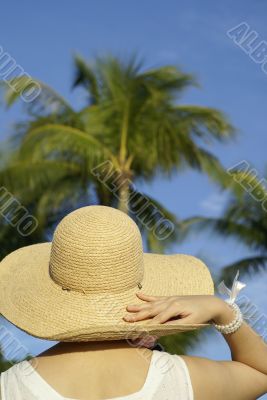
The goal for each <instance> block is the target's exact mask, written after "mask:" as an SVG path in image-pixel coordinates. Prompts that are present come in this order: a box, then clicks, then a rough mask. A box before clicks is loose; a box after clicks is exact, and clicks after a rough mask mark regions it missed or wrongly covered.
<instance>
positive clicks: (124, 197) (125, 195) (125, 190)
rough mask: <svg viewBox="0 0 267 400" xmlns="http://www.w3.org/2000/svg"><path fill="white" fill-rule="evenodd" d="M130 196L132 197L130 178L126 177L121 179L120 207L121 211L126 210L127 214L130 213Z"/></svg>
mask: <svg viewBox="0 0 267 400" xmlns="http://www.w3.org/2000/svg"><path fill="white" fill-rule="evenodd" d="M129 197H130V187H129V180H128V179H127V178H126V177H124V178H122V180H121V184H120V186H119V204H118V209H119V210H120V211H123V212H125V213H126V214H128V213H129V207H128V203H129Z"/></svg>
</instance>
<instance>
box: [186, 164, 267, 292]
mask: <svg viewBox="0 0 267 400" xmlns="http://www.w3.org/2000/svg"><path fill="white" fill-rule="evenodd" d="M241 164H242V163H241ZM229 172H230V174H229V175H230V176H231V177H232V185H231V186H230V188H231V191H230V198H229V200H228V203H227V205H226V207H225V210H224V211H223V213H222V216H221V217H219V218H206V217H193V218H190V219H188V220H187V221H184V226H187V230H188V231H190V230H192V229H193V230H196V229H197V230H199V229H201V230H202V231H203V229H206V228H208V229H211V230H213V231H214V232H215V233H217V234H218V235H220V236H222V237H227V238H229V237H232V238H233V239H235V240H237V241H239V242H241V243H243V244H244V245H245V246H247V248H248V249H249V250H251V251H252V252H253V253H254V254H252V255H251V256H249V257H246V258H242V259H240V260H236V261H234V262H232V263H231V264H229V265H227V266H224V267H223V268H222V272H221V276H220V278H219V279H220V280H221V279H223V280H224V281H225V282H226V283H228V284H230V283H231V282H232V279H233V276H235V274H236V272H237V270H240V276H243V275H246V274H248V275H252V274H254V273H257V272H259V271H261V270H263V269H264V268H266V267H267V214H266V213H267V200H266V199H267V190H266V183H265V182H266V180H265V179H261V180H259V179H258V178H257V177H256V176H255V174H253V169H251V170H250V171H246V170H243V169H242V168H239V167H238V168H233V169H231V170H230V171H229Z"/></svg>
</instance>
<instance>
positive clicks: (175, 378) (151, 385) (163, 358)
mask: <svg viewBox="0 0 267 400" xmlns="http://www.w3.org/2000/svg"><path fill="white" fill-rule="evenodd" d="M1 395H2V400H47V399H49V400H75V399H70V398H66V397H63V396H61V395H60V394H59V393H57V392H56V391H55V389H53V388H52V387H51V386H50V385H49V384H48V383H47V382H46V381H45V380H44V379H43V378H42V377H41V376H40V375H39V374H38V373H37V372H36V371H35V369H34V368H33V367H32V365H31V364H30V363H29V362H28V361H22V362H20V363H18V364H16V365H14V366H13V367H11V368H10V369H9V370H8V371H6V372H4V373H2V374H1ZM88 397H89V398H90V394H88ZM107 400H193V390H192V385H191V381H190V377H189V372H188V369H187V366H186V364H185V362H184V360H183V359H182V358H181V357H180V356H178V355H170V354H168V353H166V352H161V351H158V350H153V353H152V358H151V362H150V366H149V369H148V373H147V377H146V381H145V383H144V385H143V387H142V388H141V389H140V390H139V391H138V392H135V393H133V394H130V395H128V396H123V397H113V398H112V399H107Z"/></svg>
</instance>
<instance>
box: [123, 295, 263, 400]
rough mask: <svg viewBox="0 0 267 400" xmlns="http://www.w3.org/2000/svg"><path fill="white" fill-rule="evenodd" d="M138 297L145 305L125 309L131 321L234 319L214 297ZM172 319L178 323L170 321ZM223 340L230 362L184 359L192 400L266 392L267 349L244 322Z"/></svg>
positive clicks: (235, 399) (243, 399)
mask: <svg viewBox="0 0 267 400" xmlns="http://www.w3.org/2000/svg"><path fill="white" fill-rule="evenodd" d="M138 297H139V298H140V299H142V300H144V301H145V303H144V304H142V305H132V306H128V307H127V310H128V311H129V312H130V313H131V314H130V317H132V319H130V320H131V321H138V320H141V319H150V318H152V319H153V320H154V321H157V322H160V323H167V324H169V323H171V324H186V323H188V324H191V323H193V324H194V323H205V322H209V321H214V322H216V323H217V324H220V325H221V324H223V325H224V324H228V323H229V322H231V321H232V320H233V319H234V312H233V310H232V309H231V308H230V307H229V306H228V304H227V303H226V302H224V301H223V300H221V299H220V298H218V297H216V296H171V297H151V296H147V295H144V294H140V293H139V294H138ZM126 317H127V316H126ZM174 317H176V318H178V319H177V320H176V321H173V320H171V321H170V319H171V318H174ZM125 319H126V320H128V321H129V318H128V319H127V318H125ZM224 338H225V340H226V342H227V343H228V345H229V348H230V350H231V354H232V360H233V361H212V360H208V359H206V358H200V357H189V356H183V359H184V360H185V362H186V364H187V366H188V369H189V372H190V376H191V380H192V385H193V390H194V394H195V395H194V399H195V400H204V399H205V400H209V399H212V400H214V399H216V400H221V399H222V400H225V399H227V400H255V399H256V398H258V397H259V396H261V395H262V394H264V393H266V392H267V345H266V344H265V343H264V341H263V340H262V338H261V337H260V336H259V335H258V334H257V333H256V332H255V331H254V330H253V329H252V328H251V327H250V326H249V325H247V324H246V323H245V322H244V323H243V324H242V326H241V327H240V328H239V329H238V330H237V331H236V332H235V333H232V334H229V335H224Z"/></svg>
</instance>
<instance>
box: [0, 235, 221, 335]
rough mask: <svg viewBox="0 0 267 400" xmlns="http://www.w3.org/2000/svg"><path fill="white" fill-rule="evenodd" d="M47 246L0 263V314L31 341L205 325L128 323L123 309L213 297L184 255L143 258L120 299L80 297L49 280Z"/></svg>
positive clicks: (202, 272) (200, 271) (205, 273)
mask: <svg viewBox="0 0 267 400" xmlns="http://www.w3.org/2000/svg"><path fill="white" fill-rule="evenodd" d="M50 252H51V243H42V244H37V245H32V246H27V247H23V248H21V249H19V250H16V251H14V252H13V253H11V254H10V255H8V256H7V257H6V258H5V259H3V260H2V262H1V263H0V313H1V314H2V315H3V316H4V317H5V318H6V319H7V320H9V321H10V322H11V323H12V324H14V325H16V326H17V327H18V328H20V329H22V330H23V331H25V332H27V333H29V334H30V335H32V336H35V337H38V338H42V339H47V340H59V341H96V340H119V339H127V338H129V339H132V338H136V337H139V336H142V335H144V334H150V335H155V336H159V337H160V336H164V335H170V334H174V333H178V332H181V331H188V330H194V329H198V328H202V327H205V326H208V325H209V324H193V325H188V324H183V325H182V324H181V323H180V322H179V324H178V323H175V322H173V323H172V324H155V323H151V320H143V321H139V322H135V323H128V322H125V321H124V320H123V316H124V315H125V314H127V311H126V306H127V305H129V304H139V303H143V301H142V300H140V299H139V298H138V297H137V296H136V293H137V292H138V291H140V290H141V291H142V292H143V293H145V294H148V295H152V296H173V295H213V294H214V284H213V281H212V278H211V275H210V272H209V270H208V268H207V267H206V265H205V264H204V263H203V262H202V261H200V260H199V259H197V258H195V257H192V256H188V255H182V254H177V255H159V254H146V253H145V254H144V278H143V281H142V282H141V285H142V288H138V286H136V287H134V288H132V289H130V290H125V291H124V292H123V293H105V294H99V293H97V294H85V293H80V292H77V291H68V290H63V289H62V288H61V287H60V286H59V285H57V284H56V283H55V282H54V281H53V280H52V279H51V277H50V275H49V258H50Z"/></svg>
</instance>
